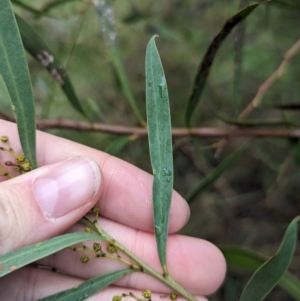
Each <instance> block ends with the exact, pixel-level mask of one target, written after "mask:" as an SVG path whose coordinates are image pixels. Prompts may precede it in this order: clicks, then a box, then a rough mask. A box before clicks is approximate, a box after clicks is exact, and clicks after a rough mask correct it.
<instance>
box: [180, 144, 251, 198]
mask: <svg viewBox="0 0 300 301" xmlns="http://www.w3.org/2000/svg"><path fill="white" fill-rule="evenodd" d="M249 145H250V143H245V144H244V145H242V146H241V147H240V148H238V149H237V150H236V151H235V152H233V153H232V154H230V155H229V156H228V157H227V158H226V159H224V160H223V161H222V162H221V163H220V164H219V165H218V166H217V167H216V168H215V169H214V170H213V171H212V172H211V173H210V174H209V175H207V177H206V178H205V179H204V180H202V181H201V182H200V183H199V184H197V185H196V186H195V187H194V188H193V189H192V190H191V191H190V192H189V193H188V194H187V195H186V196H185V199H186V200H187V202H191V201H192V200H193V199H194V198H195V197H196V196H198V195H199V194H200V193H202V192H203V191H204V190H205V189H206V188H207V187H208V186H209V185H211V184H213V183H214V182H215V181H216V180H217V179H218V178H219V177H220V176H221V175H222V174H223V173H224V171H225V170H227V169H228V168H229V167H231V166H232V165H233V164H234V163H235V161H236V160H237V159H238V158H239V157H240V156H241V155H242V154H243V153H244V151H245V150H246V149H247V148H248V146H249Z"/></svg>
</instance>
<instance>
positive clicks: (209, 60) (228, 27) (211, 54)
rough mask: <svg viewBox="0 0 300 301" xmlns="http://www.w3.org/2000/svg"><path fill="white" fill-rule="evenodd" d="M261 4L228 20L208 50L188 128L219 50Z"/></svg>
mask: <svg viewBox="0 0 300 301" xmlns="http://www.w3.org/2000/svg"><path fill="white" fill-rule="evenodd" d="M259 4H260V3H257V4H252V5H249V6H247V7H246V8H244V9H242V10H241V11H240V12H238V13H237V14H236V15H234V16H233V17H231V18H230V19H228V20H227V21H226V23H225V24H224V26H223V28H222V30H221V31H220V32H219V33H218V35H217V36H216V37H215V38H214V39H213V41H212V42H211V44H210V45H209V48H208V49H207V51H206V53H205V55H204V57H203V59H202V61H201V63H200V66H199V68H198V72H197V74H196V77H195V81H194V85H193V90H192V93H191V96H190V98H189V101H188V105H187V109H186V113H185V123H186V126H187V127H190V126H191V118H192V115H193V113H194V112H195V109H196V106H197V105H198V102H199V100H200V97H201V94H202V93H203V90H204V87H205V84H206V81H207V78H208V75H209V72H210V68H211V66H212V64H213V61H214V59H215V56H216V54H217V51H218V49H219V48H220V46H221V45H222V43H223V41H224V40H225V38H226V37H227V36H228V35H229V34H230V32H231V31H232V30H233V28H234V27H235V26H236V25H237V24H239V23H240V22H242V21H244V20H245V19H246V18H247V17H248V16H249V15H250V14H251V13H252V12H253V10H254V9H256V7H257V6H258V5H259Z"/></svg>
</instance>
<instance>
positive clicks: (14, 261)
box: [0, 233, 101, 277]
mask: <svg viewBox="0 0 300 301" xmlns="http://www.w3.org/2000/svg"><path fill="white" fill-rule="evenodd" d="M92 239H94V240H95V239H101V236H99V235H96V234H89V233H72V234H64V235H60V236H57V237H54V238H51V239H49V240H47V241H45V242H40V243H37V244H35V245H32V246H27V247H24V248H21V249H18V250H16V251H13V252H10V253H8V254H6V255H2V256H0V277H2V276H5V275H7V274H9V273H11V272H13V271H15V270H16V269H19V268H22V267H24V266H25V265H27V264H29V263H32V262H34V261H37V260H39V259H41V258H44V257H46V256H48V255H50V254H53V253H55V252H58V251H60V250H62V249H65V248H66V247H69V246H72V245H74V244H76V243H79V242H82V241H86V240H92Z"/></svg>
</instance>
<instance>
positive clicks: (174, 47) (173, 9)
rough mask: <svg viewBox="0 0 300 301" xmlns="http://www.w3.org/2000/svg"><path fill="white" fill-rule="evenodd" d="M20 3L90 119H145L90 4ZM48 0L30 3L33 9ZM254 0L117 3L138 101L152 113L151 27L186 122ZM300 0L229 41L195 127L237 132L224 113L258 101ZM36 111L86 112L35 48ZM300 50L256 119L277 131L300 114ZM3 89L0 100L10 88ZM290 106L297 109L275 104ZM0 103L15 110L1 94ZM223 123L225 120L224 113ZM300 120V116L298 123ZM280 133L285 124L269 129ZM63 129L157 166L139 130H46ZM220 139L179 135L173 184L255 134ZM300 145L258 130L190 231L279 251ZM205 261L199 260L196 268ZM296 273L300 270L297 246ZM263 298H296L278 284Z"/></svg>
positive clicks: (236, 288) (227, 291)
mask: <svg viewBox="0 0 300 301" xmlns="http://www.w3.org/2000/svg"><path fill="white" fill-rule="evenodd" d="M12 2H13V3H14V5H15V6H14V7H15V11H16V12H18V13H19V14H20V15H21V16H22V17H23V18H24V19H25V20H26V21H27V22H28V23H29V24H30V25H31V26H33V27H34V28H35V29H36V31H37V32H38V33H39V34H40V35H41V36H42V37H43V39H44V41H45V42H46V43H47V44H48V46H49V47H50V48H51V49H52V50H53V52H54V53H56V55H57V56H58V58H59V59H60V61H61V62H62V64H63V66H64V67H65V68H66V70H67V72H68V74H69V76H70V78H71V80H72V83H73V85H74V88H75V91H76V93H77V95H78V97H79V99H80V100H81V104H82V105H83V107H84V108H85V110H86V112H87V113H88V115H89V116H90V117H91V119H92V120H93V121H94V122H97V123H105V124H110V125H123V126H140V125H139V122H138V120H137V118H136V117H135V115H134V114H133V113H132V109H131V108H130V106H129V104H128V102H127V101H126V98H125V97H124V93H123V91H122V86H121V83H120V80H119V78H118V76H117V72H116V69H115V68H114V65H113V63H112V60H111V55H110V51H109V48H108V47H107V46H106V44H105V42H104V39H103V36H102V33H101V29H100V24H99V19H98V16H97V13H96V12H95V9H94V7H93V5H92V3H91V2H90V1H70V0H69V1H56V3H57V4H58V5H57V6H53V7H52V8H51V9H49V10H47V11H46V12H45V13H44V14H42V15H36V14H34V13H32V12H31V11H29V10H28V9H25V8H24V7H22V6H20V3H19V1H12ZM50 2H53V1H49V0H47V1H46V0H39V1H37V0H35V1H34V0H31V1H29V0H27V1H25V0H22V3H23V4H27V5H29V6H30V7H33V8H35V9H37V10H39V9H42V8H44V7H45V6H46V5H47V4H48V3H50ZM251 3H253V2H251V1H248V0H240V1H238V0H236V1H235V0H228V1H222V0H185V1H182V0H172V1H171V0H160V1H155V0H144V1H138V0H127V1H124V0H115V1H112V7H113V9H114V14H115V19H116V25H117V31H118V35H117V39H118V45H119V50H120V53H121V56H122V58H123V62H124V66H125V70H126V75H127V77H128V81H129V83H130V87H131V89H132V92H133V95H134V96H135V98H136V102H137V106H138V108H139V110H140V112H141V114H142V116H143V117H144V118H145V116H146V113H145V73H144V60H145V51H146V46H147V43H148V41H149V39H150V38H151V37H152V36H153V34H158V35H159V36H160V38H159V39H157V44H158V49H159V52H160V55H161V59H162V62H163V65H164V69H165V74H166V78H167V83H168V88H169V96H170V105H171V114H172V124H173V127H176V128H177V127H184V126H185V123H184V117H185V115H184V111H185V108H186V106H187V101H188V99H189V96H190V94H191V89H192V86H193V81H194V77H195V74H196V71H197V68H198V65H199V63H200V62H201V60H202V58H203V56H204V54H205V52H206V50H207V48H208V47H209V45H210V43H211V41H212V40H213V38H214V37H215V36H216V35H217V34H218V32H220V30H221V28H222V27H223V25H224V23H225V22H226V21H227V20H228V19H230V18H231V17H232V16H233V15H234V14H236V13H237V12H238V11H239V9H240V8H243V7H245V6H247V5H249V4H251ZM299 20H300V1H299V0H290V1H276V2H271V3H267V4H261V5H260V6H258V7H257V8H256V9H255V11H253V12H252V13H251V14H250V15H249V16H248V17H247V19H246V21H245V22H243V23H240V25H238V26H237V27H236V28H235V29H234V30H233V31H232V32H231V33H230V34H229V36H228V37H227V38H226V39H225V41H224V43H222V45H221V47H220V49H219V51H218V53H217V55H216V59H215V61H214V63H213V65H212V69H211V72H210V75H209V78H208V80H207V82H206V85H205V90H204V93H203V95H202V97H201V102H200V105H199V106H198V107H197V109H196V112H195V113H194V117H193V119H192V125H193V126H194V127H198V128H201V127H212V128H219V129H229V128H230V125H229V124H228V123H226V122H224V118H225V119H226V118H227V119H228V118H231V119H237V116H238V115H239V114H240V113H241V112H242V110H243V109H244V108H245V107H246V106H247V105H248V104H249V103H250V102H251V100H252V99H253V97H254V96H255V94H256V93H257V91H258V89H259V87H260V86H261V85H262V83H263V82H264V81H265V80H266V79H267V78H268V77H269V76H270V75H271V74H272V73H273V72H274V71H275V70H276V69H277V68H278V67H279V65H280V64H281V62H282V61H283V58H284V54H285V53H286V52H287V51H288V49H290V47H292V45H293V44H294V43H295V42H296V41H297V40H298V39H299V38H300V26H299ZM28 62H29V68H30V72H31V76H32V84H33V89H34V95H35V100H36V106H37V118H39V119H51V120H53V119H58V118H59V119H61V120H65V119H71V120H82V121H86V119H85V118H84V117H83V116H82V115H80V114H79V113H77V112H76V110H75V109H73V108H72V107H71V106H70V104H69V102H68V100H67V97H66V96H65V94H64V93H63V92H62V90H61V89H60V86H59V85H58V84H57V82H56V81H55V80H54V79H53V78H52V77H50V76H49V74H48V73H47V71H46V70H45V69H44V68H43V67H42V66H41V65H40V63H39V62H37V61H36V60H34V59H33V58H32V57H31V56H30V55H28ZM299 80H300V54H296V55H295V56H294V57H293V58H292V60H291V63H290V64H289V65H288V68H287V70H286V72H285V73H284V74H283V75H282V76H281V77H280V78H279V79H278V80H277V81H276V83H275V85H273V86H272V87H270V89H268V91H267V93H266V95H265V96H264V98H263V99H262V102H261V104H260V106H259V108H257V109H255V110H253V112H252V113H251V115H250V116H249V119H251V120H256V121H257V122H258V129H262V128H264V127H263V124H262V121H264V122H265V121H267V120H273V119H274V118H276V119H277V120H281V121H282V122H283V123H285V124H284V125H281V126H280V128H287V129H289V128H294V127H295V126H297V121H298V118H299V116H300V115H299V108H300V102H299V95H300V84H299ZM2 98H3V97H2ZM291 104H292V105H293V109H292V110H280V109H278V108H276V107H278V106H280V105H281V106H282V105H291ZM0 110H1V111H2V112H8V113H9V112H11V111H10V105H9V103H8V102H6V101H5V99H1V96H0ZM220 114H221V116H222V120H221V119H220V116H219V115H220ZM298 124H300V123H299V122H298ZM268 128H269V129H273V130H274V131H276V130H277V129H278V127H275V126H271V125H270V126H268ZM47 131H48V132H51V133H53V134H55V135H58V136H62V137H65V138H68V139H71V140H74V141H77V142H79V143H83V144H86V145H89V146H91V147H94V148H96V149H100V150H109V151H111V152H113V154H114V155H116V156H118V157H120V158H122V159H124V160H126V161H128V162H131V163H133V164H135V165H137V166H138V167H140V168H142V169H144V170H146V171H148V172H151V166H150V159H149V152H148V142H147V139H146V138H145V137H144V138H140V139H139V138H137V139H135V140H134V141H129V142H128V143H127V144H126V145H124V147H122V148H120V150H119V151H117V150H116V143H117V144H118V143H119V144H120V143H122V141H121V142H120V138H119V136H118V135H112V134H105V133H102V132H92V131H70V130H65V129H48V130H47ZM220 139H221V138H212V137H190V136H186V137H181V138H178V137H174V170H175V184H174V187H175V189H176V190H177V191H178V192H179V193H180V194H181V195H183V196H187V195H188V193H189V192H190V191H191V190H192V189H193V188H194V187H195V186H196V185H198V184H199V183H200V182H201V181H203V180H204V179H205V178H207V176H208V175H209V174H210V173H211V172H212V171H213V170H215V169H216V168H217V167H218V165H219V164H220V163H221V162H223V160H224V159H225V158H227V157H228V156H229V155H230V154H232V153H233V152H235V151H236V150H238V149H239V148H240V147H241V145H243V143H244V142H245V141H247V140H248V139H249V138H246V137H244V138H234V139H231V140H230V141H229V143H227V144H226V145H225V147H224V148H223V150H222V152H221V153H220V155H219V156H217V157H216V156H215V154H216V143H218V141H220ZM299 163H300V145H299V141H298V139H296V138H293V139H292V138H288V137H283V138H269V137H264V138H256V139H254V140H253V141H252V142H251V144H250V145H249V146H248V147H247V149H246V150H245V151H244V152H243V153H242V155H241V156H240V157H239V158H237V159H236V160H233V162H231V163H230V164H229V166H228V168H227V169H226V170H224V172H222V174H220V176H219V178H218V179H217V180H215V181H213V182H212V183H211V184H210V185H209V186H208V187H206V188H205V189H204V190H202V191H201V193H197V194H196V195H195V197H194V198H193V199H191V201H190V206H191V218H190V220H189V222H188V224H187V225H186V226H185V227H184V229H182V230H181V232H182V233H183V234H186V235H190V236H195V237H201V238H204V239H207V240H209V241H212V242H213V243H215V244H217V245H224V244H226V245H228V244H230V245H238V246H241V247H246V248H250V249H253V250H256V251H258V252H260V253H262V254H264V255H266V256H270V255H272V254H274V252H275V251H276V250H277V248H278V246H279V244H280V241H281V239H282V236H283V233H284V231H285V229H286V227H287V225H288V223H289V222H290V221H291V220H292V219H293V217H295V216H296V215H299V212H300V185H299V181H300V170H299ZM198 268H201V267H198ZM290 271H291V272H293V273H294V275H296V276H298V277H300V248H299V244H298V248H297V250H296V254H295V257H294V260H293V263H292V265H291V268H290ZM250 275H251V273H249V272H245V271H244V270H241V269H233V268H229V271H228V276H227V278H226V281H225V283H224V285H223V286H222V288H221V289H220V290H219V291H218V292H217V293H216V294H215V295H214V296H211V297H210V300H222V301H232V300H238V298H239V296H240V293H241V290H242V288H243V287H244V285H245V283H246V282H247V280H248V279H249V276H250ZM266 300H272V301H275V300H276V301H277V300H285V301H289V300H295V299H293V298H292V297H290V296H289V295H288V294H287V293H286V292H285V291H283V290H282V289H279V288H276V289H275V290H274V291H273V292H272V293H271V294H270V296H268V297H267V298H266Z"/></svg>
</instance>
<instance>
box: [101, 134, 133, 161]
mask: <svg viewBox="0 0 300 301" xmlns="http://www.w3.org/2000/svg"><path fill="white" fill-rule="evenodd" d="M134 139H135V136H123V137H119V138H117V139H116V140H114V141H113V142H112V143H110V144H109V145H108V147H107V148H106V149H105V152H106V153H109V154H110V155H113V156H116V155H118V154H119V153H120V151H121V150H122V149H123V147H125V145H126V144H127V143H128V142H130V141H132V140H134Z"/></svg>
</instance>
